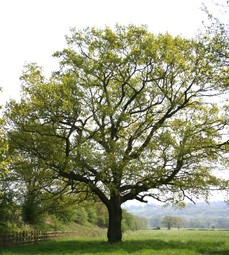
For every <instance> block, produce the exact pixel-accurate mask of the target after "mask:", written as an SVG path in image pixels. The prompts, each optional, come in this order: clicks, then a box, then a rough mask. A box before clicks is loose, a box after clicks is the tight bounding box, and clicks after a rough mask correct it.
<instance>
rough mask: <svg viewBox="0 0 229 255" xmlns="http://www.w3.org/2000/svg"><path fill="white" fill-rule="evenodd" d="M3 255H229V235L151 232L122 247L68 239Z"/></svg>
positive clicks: (131, 236)
mask: <svg viewBox="0 0 229 255" xmlns="http://www.w3.org/2000/svg"><path fill="white" fill-rule="evenodd" d="M0 254H1V255H24V254H25V255H32V254H37V255H81V254H82V255H92V254H94V255H107V254H111V255H126V254H132V255H156V254H157V255H174V254H178V255H197V254H198V255H201V254H203V255H204V254H214V255H229V231H216V230H215V231H200V230H199V231H198V230H170V231H168V230H151V231H150V230H149V231H137V232H131V233H128V234H125V235H124V241H123V242H122V243H120V244H108V243H107V242H106V239H105V237H104V238H100V239H98V238H90V239H88V238H71V239H70V238H69V239H65V240H58V241H46V242H43V243H40V244H36V245H28V246H23V247H16V248H11V249H4V250H1V251H0Z"/></svg>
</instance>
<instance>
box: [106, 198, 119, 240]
mask: <svg viewBox="0 0 229 255" xmlns="http://www.w3.org/2000/svg"><path fill="white" fill-rule="evenodd" d="M108 213H109V226H108V231H107V238H108V242H109V243H119V242H121V241H122V208H121V203H120V196H112V197H111V199H110V203H109V206H108Z"/></svg>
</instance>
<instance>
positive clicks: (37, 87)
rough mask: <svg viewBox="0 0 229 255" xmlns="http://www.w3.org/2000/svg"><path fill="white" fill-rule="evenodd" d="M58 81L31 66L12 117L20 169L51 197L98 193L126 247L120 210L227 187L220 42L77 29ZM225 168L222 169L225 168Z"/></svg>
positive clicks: (112, 233)
mask: <svg viewBox="0 0 229 255" xmlns="http://www.w3.org/2000/svg"><path fill="white" fill-rule="evenodd" d="M66 40H67V45H68V47H67V48H66V49H64V50H62V51H59V52H56V53H55V54H54V56H55V57H57V58H59V59H60V68H59V70H58V71H55V72H53V74H52V75H51V77H50V78H46V77H44V75H43V73H42V68H41V67H39V66H37V65H36V64H29V65H27V66H26V67H25V69H24V72H23V74H22V77H21V80H22V96H21V101H20V102H16V101H11V102H10V103H9V104H8V108H7V111H6V116H7V121H8V124H9V126H10V128H9V132H8V136H9V140H10V151H11V155H12V156H13V157H14V163H13V165H12V168H14V166H17V167H19V168H20V167H23V166H25V164H26V168H27V169H33V170H34V169H36V173H37V175H38V176H39V178H41V180H42V181H41V182H40V183H41V184H42V185H43V186H44V187H46V189H49V190H50V191H52V192H58V191H60V190H65V191H66V190H69V188H70V189H71V190H72V192H75V193H76V194H79V193H81V194H84V195H85V196H86V195H87V194H89V193H90V194H94V195H96V196H97V197H98V198H99V199H100V200H101V201H102V202H103V203H104V204H105V205H106V207H107V209H108V213H109V228H108V241H109V242H119V241H121V239H122V234H121V220H122V211H121V204H122V203H124V202H126V201H128V200H131V199H137V200H140V201H145V200H146V199H145V198H146V197H149V196H150V197H153V198H154V199H157V200H160V201H172V202H180V201H183V200H184V199H185V198H189V199H190V200H193V199H194V198H195V197H199V196H204V197H205V198H207V197H208V195H209V192H210V190H211V189H212V188H216V187H217V188H221V189H223V188H225V187H226V185H227V182H226V180H222V179H220V178H218V177H217V175H215V172H214V170H215V169H218V168H220V167H223V165H224V164H225V159H226V156H227V154H226V153H227V151H228V138H227V137H226V136H225V135H224V131H225V130H226V129H227V128H228V115H227V113H226V111H227V107H226V105H225V104H224V103H225V102H224V100H223V99H222V98H223V97H221V102H220V103H219V101H218V97H219V96H222V95H223V94H225V93H228V66H227V65H225V62H224V61H222V58H221V57H220V55H219V48H220V52H225V51H226V47H225V45H224V44H218V42H216V40H215V38H214V37H210V36H204V37H201V38H197V39H195V40H194V39H184V38H182V37H179V36H177V37H173V36H171V35H169V34H159V35H154V34H152V33H151V32H149V31H148V30H147V28H146V27H144V26H142V27H137V26H133V25H130V26H127V27H123V26H116V28H115V30H112V29H111V28H109V27H106V28H105V29H96V28H86V29H84V30H76V29H72V30H71V35H70V36H68V37H66ZM219 170H220V169H219Z"/></svg>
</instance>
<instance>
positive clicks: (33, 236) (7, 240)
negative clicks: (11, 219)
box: [0, 231, 76, 248]
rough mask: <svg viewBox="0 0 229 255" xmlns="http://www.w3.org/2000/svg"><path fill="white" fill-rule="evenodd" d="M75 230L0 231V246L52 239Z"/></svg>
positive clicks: (5, 246) (72, 233)
mask: <svg viewBox="0 0 229 255" xmlns="http://www.w3.org/2000/svg"><path fill="white" fill-rule="evenodd" d="M75 234H76V233H75V232H62V231H55V232H47V231H30V232H29V231H23V232H11V233H0V248H7V247H12V246H18V245H24V244H32V243H38V242H40V241H45V240H52V239H57V238H61V237H64V236H69V235H75Z"/></svg>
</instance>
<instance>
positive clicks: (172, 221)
mask: <svg viewBox="0 0 229 255" xmlns="http://www.w3.org/2000/svg"><path fill="white" fill-rule="evenodd" d="M161 223H162V224H163V225H165V226H166V227H167V228H168V230H170V229H171V228H172V227H176V228H178V229H180V228H181V227H182V226H183V224H184V220H183V219H182V218H180V217H175V216H165V217H164V218H163V219H162V221H161Z"/></svg>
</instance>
